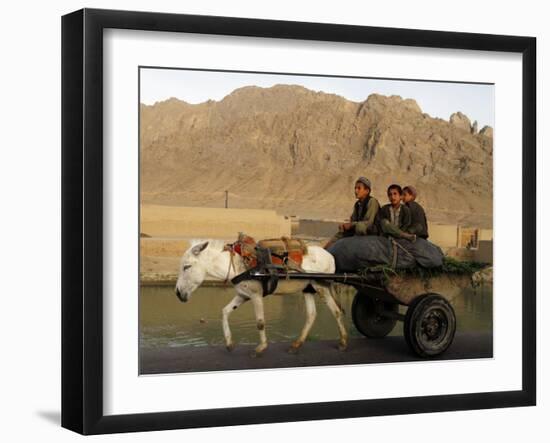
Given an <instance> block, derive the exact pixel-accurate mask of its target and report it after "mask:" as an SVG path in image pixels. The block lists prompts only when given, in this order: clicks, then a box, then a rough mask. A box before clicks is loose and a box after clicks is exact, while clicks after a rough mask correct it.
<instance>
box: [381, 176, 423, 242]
mask: <svg viewBox="0 0 550 443" xmlns="http://www.w3.org/2000/svg"><path fill="white" fill-rule="evenodd" d="M402 197H403V190H402V189H401V186H399V185H396V184H393V185H390V186H389V187H388V200H389V201H390V203H388V204H387V205H384V206H382V207H381V208H380V211H378V220H377V224H378V229H379V231H380V233H381V235H385V236H388V237H395V238H405V239H407V240H410V241H415V240H416V234H410V233H409V232H408V229H409V228H410V226H411V210H410V209H409V207H408V206H406V205H404V204H403V203H402V202H401V199H402Z"/></svg>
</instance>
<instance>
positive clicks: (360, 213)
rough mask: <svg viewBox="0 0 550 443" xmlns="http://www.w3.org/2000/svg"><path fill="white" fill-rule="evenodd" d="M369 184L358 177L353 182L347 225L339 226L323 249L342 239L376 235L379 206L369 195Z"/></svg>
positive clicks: (363, 178)
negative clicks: (351, 209) (351, 208)
mask: <svg viewBox="0 0 550 443" xmlns="http://www.w3.org/2000/svg"><path fill="white" fill-rule="evenodd" d="M370 193H371V182H370V180H369V179H368V178H366V177H359V178H358V179H357V180H356V181H355V198H356V199H357V201H356V202H355V205H354V206H353V212H352V214H351V217H350V221H349V222H348V223H343V224H341V225H340V226H339V229H338V233H337V234H336V235H335V236H334V237H332V238H331V239H330V240H329V242H328V243H327V244H326V245H325V249H326V248H328V247H329V246H330V245H332V244H333V243H334V242H336V241H337V240H339V239H341V238H343V237H351V236H353V235H377V234H378V229H377V226H376V216H377V214H378V209H379V208H380V204H379V203H378V200H376V198H374V197H372V196H371V195H370Z"/></svg>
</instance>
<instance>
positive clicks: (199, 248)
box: [176, 240, 348, 355]
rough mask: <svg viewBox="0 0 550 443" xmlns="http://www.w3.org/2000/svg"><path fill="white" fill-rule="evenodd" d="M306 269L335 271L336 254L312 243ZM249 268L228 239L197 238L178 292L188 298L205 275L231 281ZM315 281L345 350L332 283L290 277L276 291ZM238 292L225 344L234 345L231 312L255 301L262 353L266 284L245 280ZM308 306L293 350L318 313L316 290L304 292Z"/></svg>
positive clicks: (227, 311)
mask: <svg viewBox="0 0 550 443" xmlns="http://www.w3.org/2000/svg"><path fill="white" fill-rule="evenodd" d="M302 269H303V270H304V271H305V272H323V273H331V274H332V273H334V271H335V265H334V257H333V256H332V255H331V254H330V253H328V252H327V251H326V250H324V249H323V248H321V247H319V246H309V247H308V252H307V254H305V255H304V259H303V262H302ZM245 270H246V268H245V265H244V262H243V260H242V258H241V256H240V255H237V254H233V255H232V254H231V253H230V252H229V251H227V250H224V243H223V242H222V241H220V240H209V241H202V242H198V241H194V242H192V246H191V247H190V248H189V249H188V250H187V251H186V252H185V253H184V254H183V257H182V259H181V267H180V271H179V276H178V281H177V283H176V295H177V296H178V298H179V299H180V300H181V301H182V302H184V303H185V302H187V301H188V300H189V298H190V297H191V294H192V293H193V291H194V290H195V289H197V288H198V287H199V286H200V285H201V284H202V283H203V281H204V280H205V279H207V278H208V279H209V280H216V281H222V282H223V281H225V282H229V281H230V280H231V279H232V278H233V277H235V276H236V275H238V274H240V273H242V272H244V271H245ZM308 285H311V286H312V287H313V288H314V289H315V292H316V293H318V294H319V295H320V296H321V298H322V299H323V301H324V302H325V304H326V305H327V306H328V308H329V309H330V311H331V312H332V314H333V315H334V318H335V319H336V323H337V324H338V331H339V333H340V343H339V349H340V350H345V349H346V348H347V344H348V334H347V331H346V328H345V327H344V323H343V321H342V316H343V313H342V310H341V309H340V307H339V306H338V304H337V303H336V301H335V300H334V297H333V295H334V287H333V285H332V284H328V283H321V282H316V281H314V280H287V279H284V278H281V279H279V284H278V286H277V290H276V291H275V294H274V295H290V294H296V293H300V292H302V291H303V290H304V289H305V288H306V287H307V286H308ZM234 287H235V289H236V291H237V295H236V296H235V297H234V298H233V299H232V300H231V301H230V302H229V304H227V305H226V306H225V307H224V308H223V310H222V314H223V316H222V325H223V334H224V337H225V344H226V347H227V349H228V350H229V351H231V350H232V349H233V348H234V343H233V339H232V337H231V330H230V329H229V315H230V314H231V312H233V311H234V310H235V309H237V308H238V307H239V306H240V305H242V304H243V303H245V302H247V301H249V300H250V301H252V304H253V305H254V313H255V315H256V326H257V328H258V331H259V334H260V344H259V345H258V346H257V347H256V350H255V352H256V355H260V354H261V353H262V352H263V351H265V349H266V348H267V337H266V333H265V317H264V303H263V291H262V284H261V282H259V281H256V280H245V281H242V282H240V283H238V284H237V285H234ZM303 295H304V299H305V307H306V322H305V324H304V327H303V329H302V332H301V334H300V336H299V337H298V339H297V340H295V341H294V342H293V343H292V345H291V346H290V348H289V350H288V351H289V352H296V351H297V350H298V349H299V348H300V346H302V345H303V344H304V341H305V340H306V338H307V336H308V334H309V331H310V329H311V327H312V325H313V322H314V320H315V317H316V315H317V312H316V309H315V299H314V294H312V293H307V292H305V293H303Z"/></svg>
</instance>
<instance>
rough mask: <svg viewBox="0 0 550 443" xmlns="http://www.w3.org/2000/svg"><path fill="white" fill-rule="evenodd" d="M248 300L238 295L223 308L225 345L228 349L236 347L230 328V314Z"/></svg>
mask: <svg viewBox="0 0 550 443" xmlns="http://www.w3.org/2000/svg"><path fill="white" fill-rule="evenodd" d="M247 300H248V299H247V298H246V297H243V296H241V295H236V296H235V297H233V299H232V300H231V301H230V302H229V303H228V304H227V305H226V306H225V307H224V308H223V310H222V326H223V336H224V337H225V347H226V348H227V350H228V351H232V350H233V348H234V347H235V344H234V343H233V340H232V338H231V329H229V315H230V314H231V313H232V312H233V311H234V310H235V309H237V308H238V307H239V306H240V305H242V304H243V303H244V302H245V301H247Z"/></svg>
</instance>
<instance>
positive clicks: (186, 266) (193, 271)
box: [176, 241, 208, 303]
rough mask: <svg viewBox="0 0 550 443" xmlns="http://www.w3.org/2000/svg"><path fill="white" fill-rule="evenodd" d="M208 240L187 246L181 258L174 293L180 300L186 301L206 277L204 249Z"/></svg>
mask: <svg viewBox="0 0 550 443" xmlns="http://www.w3.org/2000/svg"><path fill="white" fill-rule="evenodd" d="M207 247H208V242H207V241H205V242H202V243H197V244H195V245H194V246H192V247H191V248H189V249H188V250H187V251H185V253H184V254H183V257H182V258H181V264H180V270H179V275H178V281H177V283H176V295H177V296H178V298H179V299H180V300H181V301H182V302H184V303H185V302H186V301H187V300H189V298H190V297H191V294H192V293H193V291H194V290H195V289H197V288H198V287H199V286H200V285H201V284H202V282H203V281H204V279H205V277H206V270H207V265H208V264H207V257H206V255H207V254H206V253H205V250H206V248H207Z"/></svg>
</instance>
